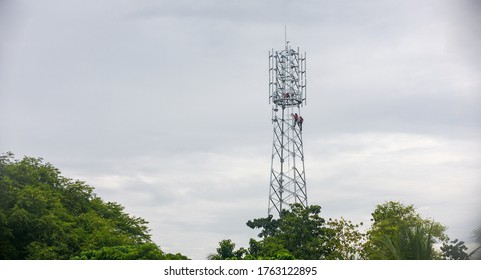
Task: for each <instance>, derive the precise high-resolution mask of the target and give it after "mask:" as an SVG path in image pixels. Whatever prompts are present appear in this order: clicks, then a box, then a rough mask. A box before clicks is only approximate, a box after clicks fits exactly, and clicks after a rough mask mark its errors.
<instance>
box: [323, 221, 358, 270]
mask: <svg viewBox="0 0 481 280" xmlns="http://www.w3.org/2000/svg"><path fill="white" fill-rule="evenodd" d="M327 225H328V226H329V227H330V228H331V229H333V231H334V232H335V237H334V240H336V241H337V242H336V243H335V247H336V249H335V252H336V256H337V257H336V258H337V259H341V260H353V259H360V258H362V256H363V251H362V250H363V245H364V242H365V238H366V234H364V233H361V232H360V231H359V227H360V226H362V225H363V223H360V224H353V223H352V222H351V221H349V220H346V219H344V218H343V217H341V218H340V219H339V220H338V219H329V221H328V222H327Z"/></svg>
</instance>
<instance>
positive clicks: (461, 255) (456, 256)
mask: <svg viewBox="0 0 481 280" xmlns="http://www.w3.org/2000/svg"><path fill="white" fill-rule="evenodd" d="M448 241H449V240H447V241H446V242H444V243H443V246H442V247H441V252H442V254H443V257H444V259H446V260H467V259H469V255H468V253H466V251H467V250H468V247H466V245H465V244H464V241H460V240H458V239H454V240H453V241H451V242H449V243H448Z"/></svg>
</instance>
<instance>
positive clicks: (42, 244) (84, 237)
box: [0, 153, 161, 259]
mask: <svg viewBox="0 0 481 280" xmlns="http://www.w3.org/2000/svg"><path fill="white" fill-rule="evenodd" d="M149 231H150V230H149V228H148V227H147V221H145V220H144V219H142V218H138V217H133V216H130V215H129V214H127V213H125V212H124V207H123V206H121V205H119V204H117V203H113V202H105V201H103V200H102V199H101V198H99V197H97V196H96V195H95V194H94V193H93V188H92V187H90V186H88V185H87V184H85V183H84V182H81V181H74V180H72V179H68V178H65V177H63V176H61V173H60V171H59V170H58V169H57V168H55V167H53V166H52V165H51V164H50V163H44V162H43V159H41V158H32V157H24V158H23V159H22V160H15V159H14V157H13V154H12V153H7V154H5V155H2V156H1V157H0V259H71V258H76V257H79V256H86V254H87V252H90V253H89V254H92V252H96V254H97V255H98V256H114V255H115V254H114V253H113V252H117V253H119V252H127V251H128V252H127V253H126V256H128V258H131V257H133V256H138V257H141V256H157V255H159V254H160V252H161V251H160V249H158V251H155V250H153V248H154V246H156V245H155V244H153V242H152V240H151V236H150V233H149ZM147 249H149V250H150V249H152V250H150V251H148V252H153V255H152V254H147V251H146V250H147ZM126 250H127V251H126ZM109 252H110V253H112V254H108V253H109ZM156 252H157V253H156ZM143 253H145V254H144V255H142V254H143ZM119 254H120V253H119ZM156 254H157V255H156ZM94 255H95V254H94Z"/></svg>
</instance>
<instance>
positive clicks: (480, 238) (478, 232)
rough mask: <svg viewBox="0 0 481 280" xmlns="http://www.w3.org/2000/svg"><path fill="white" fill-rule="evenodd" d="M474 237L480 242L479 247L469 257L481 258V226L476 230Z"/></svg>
mask: <svg viewBox="0 0 481 280" xmlns="http://www.w3.org/2000/svg"><path fill="white" fill-rule="evenodd" d="M474 239H475V241H476V243H478V247H477V248H476V249H474V250H473V251H472V252H471V253H470V254H469V258H470V259H474V260H481V254H480V253H479V252H480V250H481V226H480V227H479V228H478V229H476V230H475V231H474Z"/></svg>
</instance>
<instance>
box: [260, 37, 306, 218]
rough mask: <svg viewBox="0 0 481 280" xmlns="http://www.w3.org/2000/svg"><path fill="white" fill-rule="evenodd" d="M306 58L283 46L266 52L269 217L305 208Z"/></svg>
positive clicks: (287, 44) (304, 55)
mask: <svg viewBox="0 0 481 280" xmlns="http://www.w3.org/2000/svg"><path fill="white" fill-rule="evenodd" d="M306 83H307V80H306V54H305V53H304V54H299V48H298V49H297V51H296V50H293V49H292V48H291V47H290V46H289V42H286V44H285V49H284V50H282V51H274V49H272V51H269V103H272V104H273V106H272V124H273V126H274V136H273V141H272V161H271V174H270V189H269V206H268V215H274V214H276V212H277V214H279V213H280V212H281V211H282V210H283V209H287V208H289V206H290V205H291V204H293V203H300V204H302V205H303V206H304V207H306V206H307V189H306V175H305V171H304V148H303V142H302V123H301V125H299V123H298V122H296V121H295V118H294V115H295V114H297V116H301V111H300V110H301V107H302V106H303V105H305V104H306Z"/></svg>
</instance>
